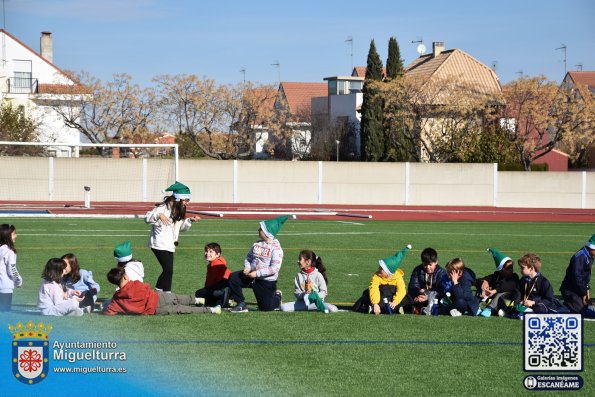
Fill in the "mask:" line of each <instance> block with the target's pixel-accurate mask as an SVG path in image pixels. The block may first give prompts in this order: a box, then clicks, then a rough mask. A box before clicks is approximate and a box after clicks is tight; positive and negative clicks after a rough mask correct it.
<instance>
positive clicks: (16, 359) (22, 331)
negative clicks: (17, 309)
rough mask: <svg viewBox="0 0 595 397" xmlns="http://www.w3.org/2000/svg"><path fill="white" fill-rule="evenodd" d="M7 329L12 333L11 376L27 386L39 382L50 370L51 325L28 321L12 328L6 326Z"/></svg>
mask: <svg viewBox="0 0 595 397" xmlns="http://www.w3.org/2000/svg"><path fill="white" fill-rule="evenodd" d="M8 329H9V330H10V332H11V333H12V374H13V375H14V377H15V378H16V379H17V380H19V381H20V382H23V383H25V384H27V385H33V384H35V383H39V382H41V381H42V380H44V379H45V378H46V376H47V374H48V371H49V368H50V354H49V340H48V334H49V333H50V332H52V325H51V324H48V325H47V327H46V325H45V324H44V323H42V322H40V323H39V324H37V325H35V323H33V321H29V322H28V323H27V324H26V325H23V324H22V323H21V322H19V323H17V325H16V326H14V327H13V326H12V325H11V324H8Z"/></svg>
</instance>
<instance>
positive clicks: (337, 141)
mask: <svg viewBox="0 0 595 397" xmlns="http://www.w3.org/2000/svg"><path fill="white" fill-rule="evenodd" d="M335 143H336V144H337V163H338V162H339V143H341V142H340V141H339V140H338V139H337V140H336V141H335Z"/></svg>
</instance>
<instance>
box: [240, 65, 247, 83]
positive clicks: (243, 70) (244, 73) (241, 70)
mask: <svg viewBox="0 0 595 397" xmlns="http://www.w3.org/2000/svg"><path fill="white" fill-rule="evenodd" d="M240 73H242V74H243V75H244V85H246V68H244V67H242V68H241V69H240Z"/></svg>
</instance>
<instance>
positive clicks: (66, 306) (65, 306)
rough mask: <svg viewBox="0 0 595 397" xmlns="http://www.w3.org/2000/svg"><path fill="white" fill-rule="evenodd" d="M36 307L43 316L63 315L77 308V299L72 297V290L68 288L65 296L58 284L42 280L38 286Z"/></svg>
mask: <svg viewBox="0 0 595 397" xmlns="http://www.w3.org/2000/svg"><path fill="white" fill-rule="evenodd" d="M37 307H38V308H39V309H40V310H41V314H43V315H44V316H65V315H67V314H70V313H72V312H74V311H76V310H77V309H78V307H79V301H78V300H76V299H75V298H74V297H73V295H72V290H68V293H67V297H66V298H65V297H64V290H63V289H62V286H61V285H60V284H58V283H56V282H53V281H52V282H48V281H46V280H43V281H42V282H41V285H40V286H39V297H38V298H37Z"/></svg>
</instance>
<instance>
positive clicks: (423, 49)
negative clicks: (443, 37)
mask: <svg viewBox="0 0 595 397" xmlns="http://www.w3.org/2000/svg"><path fill="white" fill-rule="evenodd" d="M417 52H418V53H419V55H423V54H425V52H426V46H425V45H424V43H421V44H420V45H418V46H417Z"/></svg>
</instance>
